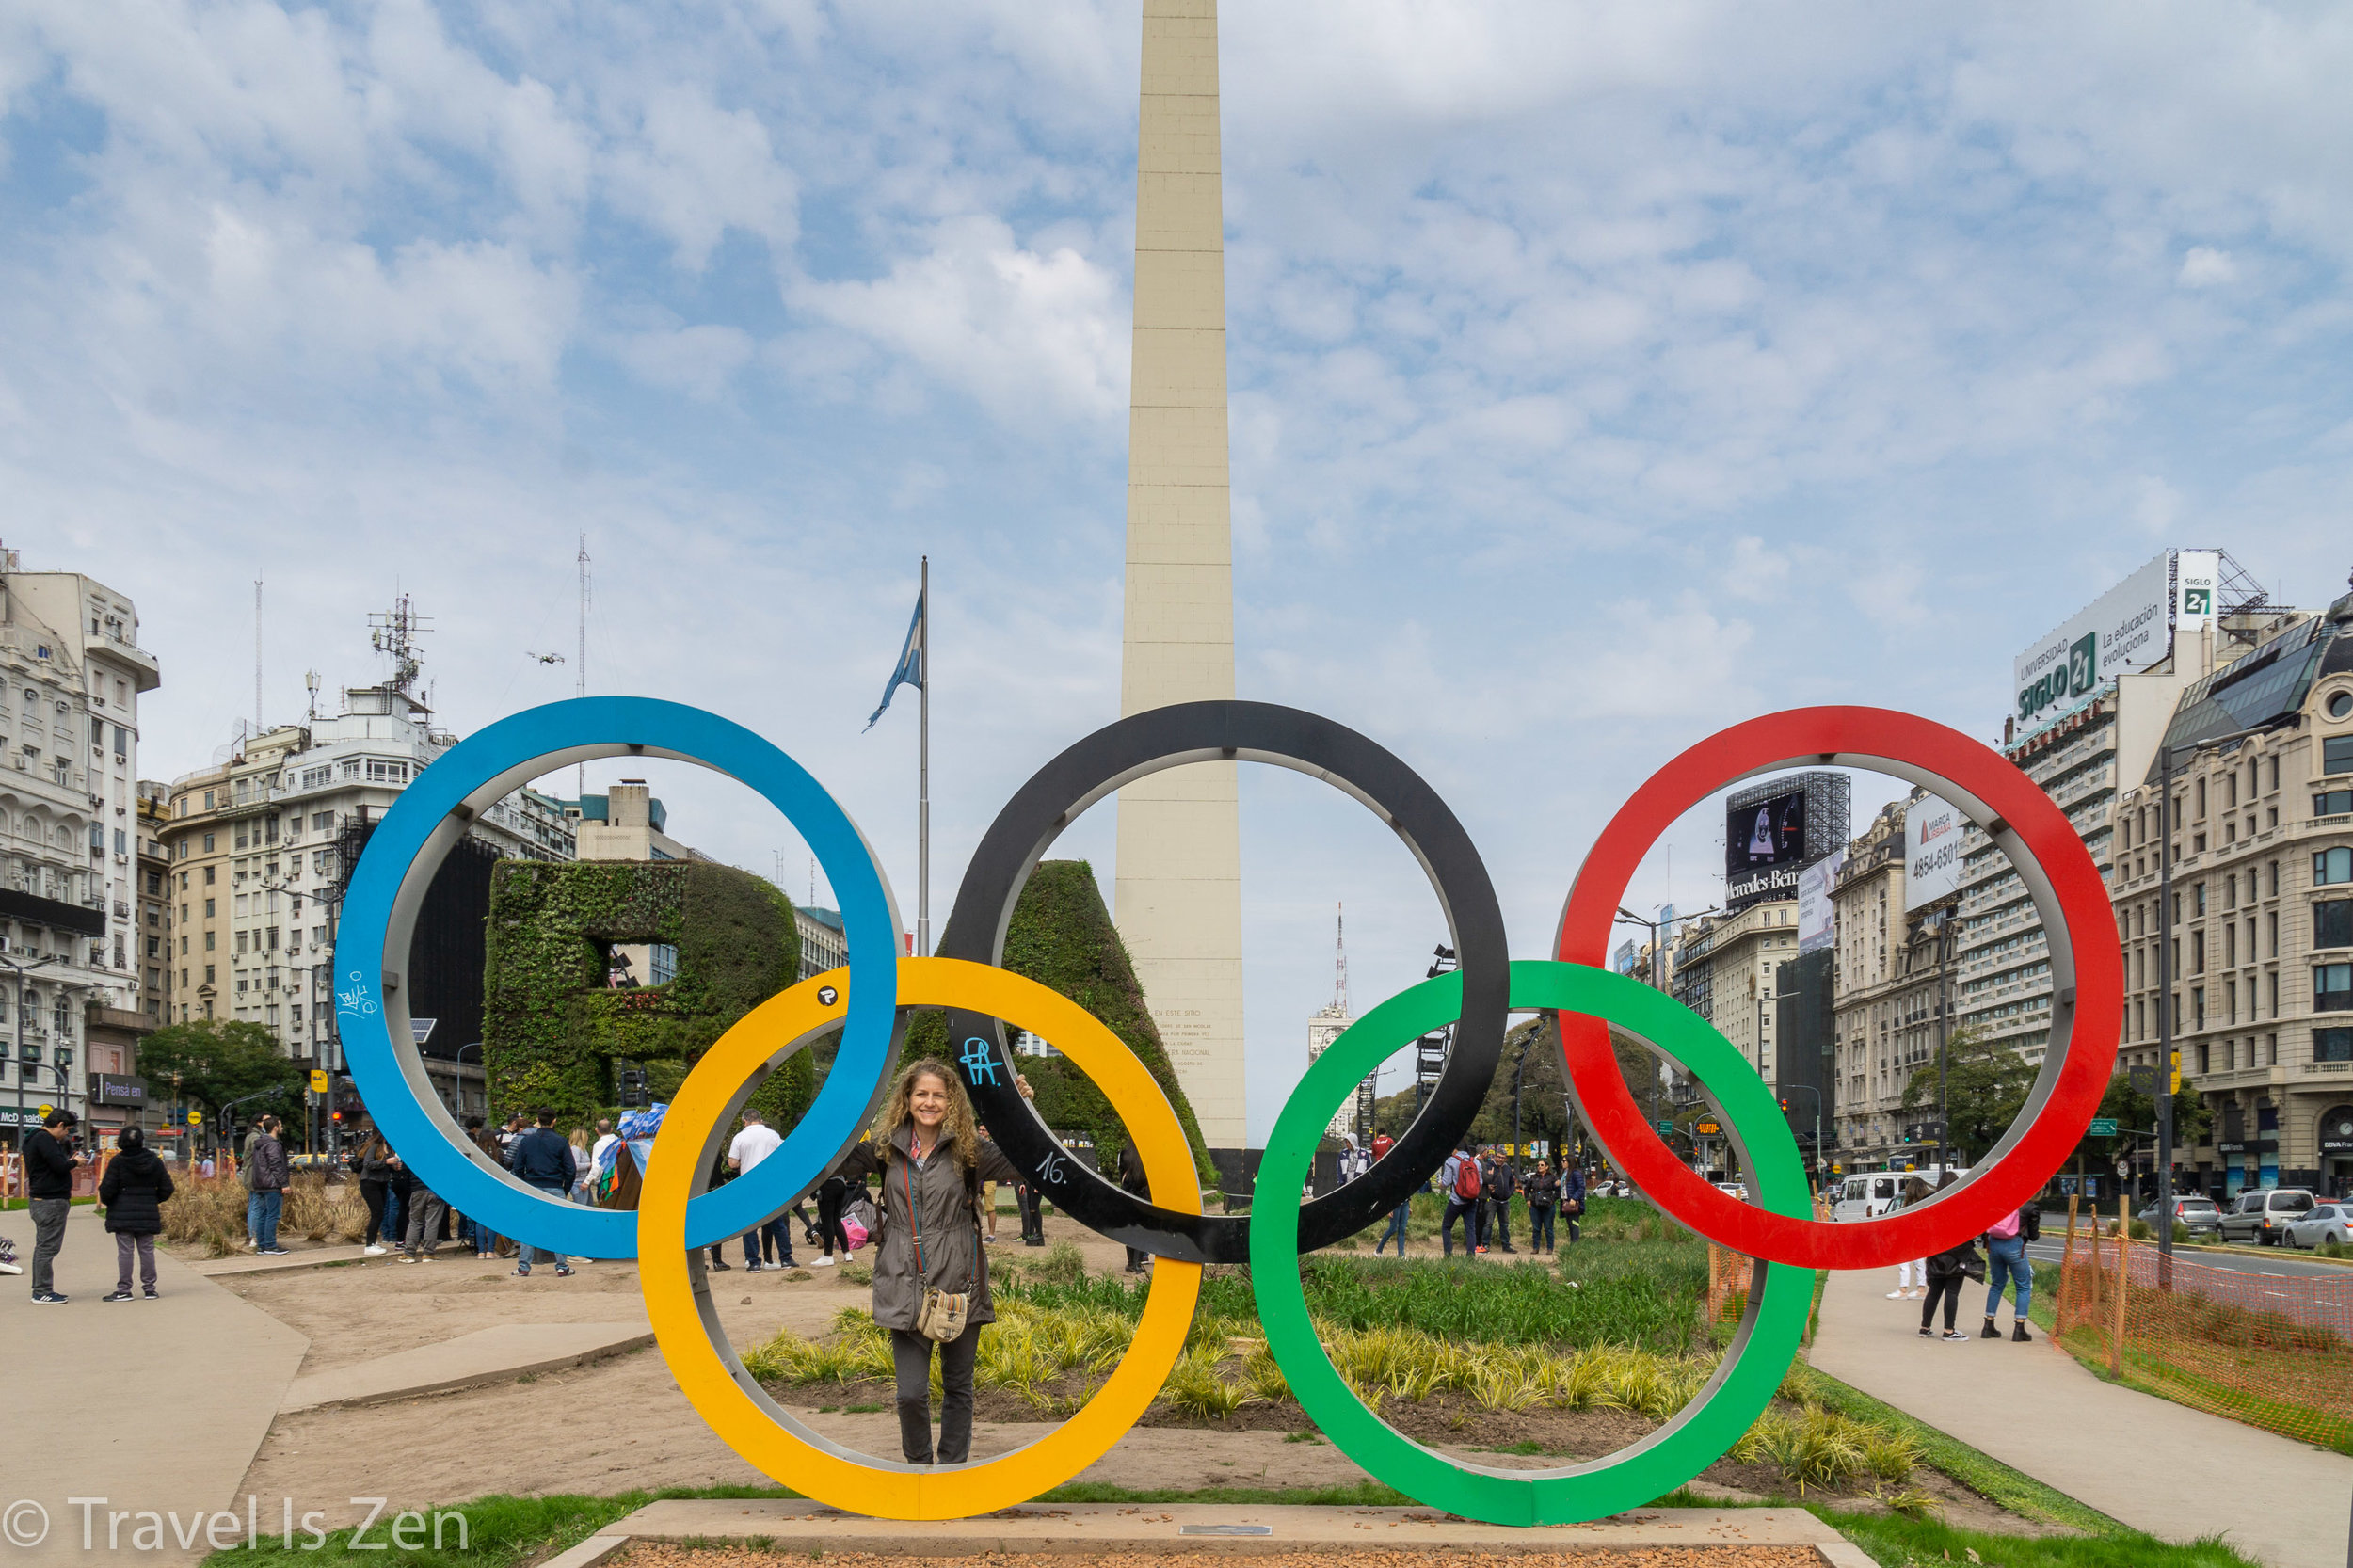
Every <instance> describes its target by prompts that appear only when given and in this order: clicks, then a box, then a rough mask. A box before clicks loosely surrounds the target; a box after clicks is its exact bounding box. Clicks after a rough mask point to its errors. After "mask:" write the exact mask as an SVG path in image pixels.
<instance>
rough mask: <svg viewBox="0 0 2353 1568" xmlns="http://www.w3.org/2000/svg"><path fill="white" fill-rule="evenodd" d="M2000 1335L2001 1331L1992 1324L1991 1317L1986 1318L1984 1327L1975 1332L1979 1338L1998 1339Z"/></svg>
mask: <svg viewBox="0 0 2353 1568" xmlns="http://www.w3.org/2000/svg"><path fill="white" fill-rule="evenodd" d="M2001 1336H2002V1331H2001V1330H2000V1329H1998V1328H1995V1327H1994V1326H1993V1319H1991V1318H1988V1319H1987V1320H1985V1327H1984V1328H1983V1329H1981V1330H1979V1331H1978V1334H1977V1337H1978V1338H1980V1339H1999V1338H2000V1337H2001Z"/></svg>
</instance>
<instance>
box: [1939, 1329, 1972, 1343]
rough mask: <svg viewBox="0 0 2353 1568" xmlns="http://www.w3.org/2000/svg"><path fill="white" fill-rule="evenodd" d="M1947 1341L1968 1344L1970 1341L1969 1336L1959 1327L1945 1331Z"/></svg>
mask: <svg viewBox="0 0 2353 1568" xmlns="http://www.w3.org/2000/svg"><path fill="white" fill-rule="evenodd" d="M1945 1343H1946V1344H1948V1345H1966V1344H1967V1343H1969V1336H1967V1335H1965V1334H1963V1333H1961V1331H1960V1330H1959V1329H1947V1330H1945Z"/></svg>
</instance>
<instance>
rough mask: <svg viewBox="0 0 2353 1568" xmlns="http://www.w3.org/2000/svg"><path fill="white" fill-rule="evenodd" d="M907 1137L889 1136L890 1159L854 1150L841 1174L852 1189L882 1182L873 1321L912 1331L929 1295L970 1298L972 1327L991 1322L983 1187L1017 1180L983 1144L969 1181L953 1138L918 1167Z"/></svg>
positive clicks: (902, 1130)
mask: <svg viewBox="0 0 2353 1568" xmlns="http://www.w3.org/2000/svg"><path fill="white" fill-rule="evenodd" d="M911 1131H912V1128H910V1127H909V1126H908V1125H907V1124H905V1123H902V1124H900V1126H899V1127H898V1128H897V1129H896V1130H894V1131H893V1132H892V1133H891V1135H890V1147H889V1150H888V1154H887V1155H886V1154H884V1153H882V1152H880V1151H878V1150H877V1149H876V1148H875V1145H874V1144H873V1141H872V1139H869V1140H868V1141H866V1142H865V1143H862V1144H858V1145H857V1146H856V1148H854V1149H852V1150H851V1151H850V1152H849V1154H848V1155H847V1156H846V1157H845V1158H844V1159H843V1160H842V1161H841V1165H840V1174H841V1175H842V1176H845V1177H847V1178H848V1179H849V1180H850V1181H851V1182H853V1183H859V1182H863V1181H864V1180H865V1179H866V1178H867V1177H868V1176H873V1175H876V1174H877V1173H879V1174H880V1175H881V1176H882V1178H883V1183H882V1187H883V1195H882V1202H881V1205H880V1206H879V1212H880V1213H881V1215H882V1236H881V1239H880V1241H879V1243H878V1245H877V1246H876V1248H875V1252H874V1321H876V1322H877V1323H880V1324H881V1325H882V1326H883V1327H885V1328H898V1329H913V1328H914V1327H915V1315H916V1312H917V1310H918V1309H919V1308H920V1307H921V1305H922V1303H923V1292H924V1291H925V1290H926V1289H932V1290H943V1291H946V1292H948V1293H949V1294H951V1295H953V1294H955V1293H957V1292H959V1291H962V1292H968V1293H969V1294H970V1296H971V1297H972V1310H971V1321H973V1322H975V1323H985V1322H989V1321H992V1320H994V1319H995V1317H996V1314H995V1312H994V1311H993V1310H991V1308H990V1306H989V1298H988V1255H987V1250H986V1249H985V1248H984V1247H983V1246H982V1245H981V1224H980V1216H979V1206H980V1201H981V1198H980V1184H981V1183H982V1182H984V1181H1006V1182H1010V1181H1017V1180H1019V1179H1020V1174H1019V1173H1018V1172H1016V1170H1015V1169H1014V1168H1013V1162H1012V1161H1011V1160H1007V1159H1006V1158H1005V1157H1004V1156H1003V1155H1002V1154H1000V1153H999V1152H998V1148H997V1145H996V1144H992V1143H990V1142H989V1141H988V1140H987V1139H985V1138H984V1139H982V1140H981V1146H980V1149H979V1150H978V1153H977V1158H976V1159H975V1160H974V1165H973V1168H972V1170H971V1171H970V1172H969V1174H968V1173H967V1169H966V1166H965V1163H964V1160H962V1158H960V1155H959V1151H958V1150H957V1148H956V1145H955V1140H954V1138H953V1137H952V1136H948V1135H945V1134H944V1133H943V1136H942V1137H941V1139H940V1142H939V1146H938V1147H937V1148H936V1149H934V1150H933V1151H932V1152H931V1154H930V1155H929V1156H927V1157H926V1158H925V1159H924V1161H923V1163H922V1165H921V1166H920V1167H919V1166H917V1164H916V1163H915V1160H914V1158H913V1157H912V1156H911V1155H910V1154H909V1153H908V1152H907V1147H908V1144H907V1141H908V1138H909V1136H910V1134H911ZM919 1240H920V1250H921V1253H922V1258H923V1266H922V1269H921V1271H920V1276H919V1273H918V1271H917V1269H916V1263H915V1259H916V1253H917V1251H918V1245H919Z"/></svg>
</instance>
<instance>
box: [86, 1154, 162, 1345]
mask: <svg viewBox="0 0 2353 1568" xmlns="http://www.w3.org/2000/svg"><path fill="white" fill-rule="evenodd" d="M115 1151H116V1152H115V1157H114V1158H113V1159H112V1160H108V1161H107V1162H106V1175H105V1176H104V1178H103V1179H102V1180H101V1181H100V1182H99V1183H98V1201H99V1203H100V1204H101V1205H103V1206H104V1208H105V1210H106V1230H107V1233H108V1234H109V1235H111V1236H113V1237H114V1239H115V1288H114V1294H113V1295H111V1296H101V1297H99V1298H98V1299H99V1300H100V1301H105V1302H127V1301H132V1300H135V1299H136V1298H135V1297H133V1296H132V1294H131V1261H132V1258H133V1256H135V1255H136V1257H137V1259H138V1266H139V1288H140V1289H142V1290H143V1291H145V1292H146V1294H147V1299H148V1300H149V1301H151V1302H152V1301H153V1300H155V1299H156V1297H157V1294H158V1292H157V1291H156V1289H155V1238H156V1237H157V1236H159V1235H161V1234H163V1228H164V1205H165V1204H167V1203H168V1202H170V1201H171V1192H172V1188H171V1173H170V1172H169V1171H168V1170H166V1169H164V1162H163V1161H162V1160H158V1159H156V1158H155V1153H154V1151H153V1150H152V1149H150V1148H149V1147H148V1146H147V1134H146V1133H144V1132H141V1131H140V1130H139V1129H138V1128H135V1127H126V1128H123V1129H122V1130H121V1132H120V1133H119V1134H117V1135H116V1138H115Z"/></svg>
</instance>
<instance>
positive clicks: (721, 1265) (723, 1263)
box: [710, 1257, 735, 1274]
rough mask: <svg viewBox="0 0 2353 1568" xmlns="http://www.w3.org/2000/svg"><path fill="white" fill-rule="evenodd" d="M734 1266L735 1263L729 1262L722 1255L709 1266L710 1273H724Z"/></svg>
mask: <svg viewBox="0 0 2353 1568" xmlns="http://www.w3.org/2000/svg"><path fill="white" fill-rule="evenodd" d="M734 1267H735V1265H734V1264H732V1263H729V1262H728V1260H727V1259H726V1258H724V1257H723V1258H721V1259H719V1260H718V1261H717V1262H716V1263H713V1264H712V1265H711V1266H710V1268H711V1272H712V1273H715V1274H724V1273H726V1272H728V1270H729V1269H732V1268H734Z"/></svg>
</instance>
